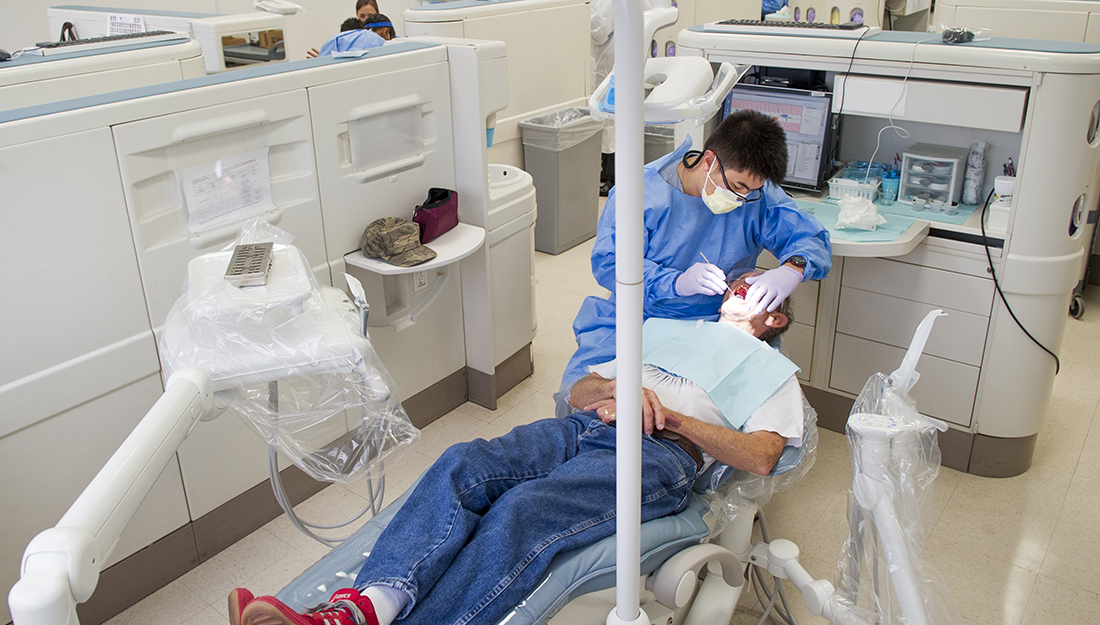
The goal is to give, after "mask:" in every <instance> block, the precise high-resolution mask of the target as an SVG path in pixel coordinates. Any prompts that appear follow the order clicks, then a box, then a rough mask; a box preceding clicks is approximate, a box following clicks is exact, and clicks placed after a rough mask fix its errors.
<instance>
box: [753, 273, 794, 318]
mask: <svg viewBox="0 0 1100 625" xmlns="http://www.w3.org/2000/svg"><path fill="white" fill-rule="evenodd" d="M801 283H802V274H801V273H799V272H797V271H795V270H794V269H791V268H790V267H788V266H786V265H782V266H780V267H777V268H775V269H769V270H768V271H765V272H764V273H762V274H760V275H759V276H750V277H748V278H745V284H750V285H752V286H750V287H749V290H748V292H747V293H745V303H747V304H748V305H749V306H750V307H751V308H752V311H753V312H754V313H756V314H760V313H761V312H763V311H764V308H765V307H767V309H768V312H772V311H774V310H775V309H776V308H779V305H780V304H782V303H783V300H785V299H787V298H788V297H790V295H791V293H794V290H795V289H796V288H798V285H799V284H801Z"/></svg>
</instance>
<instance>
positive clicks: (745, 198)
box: [714, 153, 764, 202]
mask: <svg viewBox="0 0 1100 625" xmlns="http://www.w3.org/2000/svg"><path fill="white" fill-rule="evenodd" d="M714 160H716V161H718V173H719V174H721V175H722V184H724V185H726V189H725V190H726V191H729V192H730V193H732V194H734V195H736V196H737V197H738V198H739V199H740V200H741V201H742V202H755V201H756V200H759V199H760V198H761V197H762V196H763V195H764V191H763V189H762V188H760V189H753V190H752V191H749V192H748V193H738V192H737V191H734V190H733V185H731V184H730V181H729V180H727V179H726V166H725V165H723V164H722V159H721V158H719V157H718V154H717V153H714Z"/></svg>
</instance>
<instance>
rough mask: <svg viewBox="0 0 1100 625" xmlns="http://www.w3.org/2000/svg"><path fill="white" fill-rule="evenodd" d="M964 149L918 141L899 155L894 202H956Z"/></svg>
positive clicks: (959, 194) (964, 160)
mask: <svg viewBox="0 0 1100 625" xmlns="http://www.w3.org/2000/svg"><path fill="white" fill-rule="evenodd" d="M969 153H970V151H969V149H968V148H957V147H954V146H949V145H934V144H931V143H918V144H916V145H914V146H912V147H910V148H909V149H908V150H906V151H905V153H904V154H903V155H902V162H901V188H900V189H899V190H898V201H899V202H905V203H907V204H912V203H913V200H914V199H923V200H927V201H928V202H934V201H937V200H939V201H942V202H943V203H944V204H958V203H959V199H960V198H961V197H962V183H963V176H964V174H965V173H966V159H967V157H968V156H969Z"/></svg>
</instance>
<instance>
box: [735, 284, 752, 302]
mask: <svg viewBox="0 0 1100 625" xmlns="http://www.w3.org/2000/svg"><path fill="white" fill-rule="evenodd" d="M748 292H749V287H747V286H745V285H744V284H739V285H737V286H736V287H734V288H733V296H734V297H740V298H741V299H745V295H746V294H747V293H748Z"/></svg>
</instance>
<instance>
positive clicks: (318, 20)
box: [0, 0, 417, 60]
mask: <svg viewBox="0 0 1100 625" xmlns="http://www.w3.org/2000/svg"><path fill="white" fill-rule="evenodd" d="M295 1H296V2H297V3H298V4H300V5H301V6H302V7H304V8H305V12H303V13H300V14H298V15H293V16H290V17H288V18H287V27H286V31H287V32H286V40H287V53H288V55H289V56H288V58H289V59H291V60H297V59H302V58H305V52H306V50H307V49H309V48H320V47H321V44H322V43H324V42H325V40H326V39H328V38H329V37H331V36H333V35H335V34H336V33H337V32H339V30H340V23H341V22H343V21H344V20H345V19H346V18H349V17H352V16H353V15H355V0H295ZM413 3H417V0H379V2H378V5H379V7H380V8H381V9H382V12H383V13H385V14H386V15H387V16H388V17H389V18H390V19H392V20H394V27H395V29H396V30H397V34H398V35H403V34H404V33H405V29H404V25H403V24H402V23H401V16H402V14H404V12H405V9H407V8H409V6H411V5H412V4H413ZM64 4H72V2H71V1H70V0H0V48H2V49H4V50H7V51H9V52H12V51H15V50H18V49H20V48H23V47H26V46H30V45H33V44H35V43H37V42H40V41H52V40H56V39H57V38H58V35H59V33H51V32H50V30H49V24H48V22H47V20H46V9H47V8H48V7H51V6H59V5H64ZM78 4H85V5H89V6H103V7H119V8H124V9H158V10H162V11H194V12H198V13H214V12H217V13H245V12H249V11H252V10H253V9H252V0H80V2H79V3H78Z"/></svg>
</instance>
